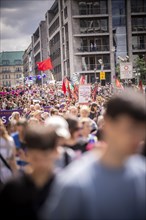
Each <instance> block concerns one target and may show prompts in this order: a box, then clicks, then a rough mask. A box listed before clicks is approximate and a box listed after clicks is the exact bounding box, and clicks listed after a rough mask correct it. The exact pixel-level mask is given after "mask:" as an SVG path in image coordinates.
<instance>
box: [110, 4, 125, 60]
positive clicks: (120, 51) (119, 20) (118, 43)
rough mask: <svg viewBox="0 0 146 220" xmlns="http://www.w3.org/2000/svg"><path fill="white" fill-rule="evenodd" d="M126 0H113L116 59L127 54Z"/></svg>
mask: <svg viewBox="0 0 146 220" xmlns="http://www.w3.org/2000/svg"><path fill="white" fill-rule="evenodd" d="M126 19H127V18H126V0H112V26H113V42H114V45H113V46H114V47H115V60H116V62H117V58H118V56H121V57H125V56H126V55H127V27H126V26H127V24H126Z"/></svg>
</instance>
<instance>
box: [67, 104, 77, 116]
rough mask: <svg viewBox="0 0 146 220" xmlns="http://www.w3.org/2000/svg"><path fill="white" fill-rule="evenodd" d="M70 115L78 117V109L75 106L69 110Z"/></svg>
mask: <svg viewBox="0 0 146 220" xmlns="http://www.w3.org/2000/svg"><path fill="white" fill-rule="evenodd" d="M69 114H70V115H73V116H75V117H78V109H77V108H76V107H75V106H71V107H70V108H69Z"/></svg>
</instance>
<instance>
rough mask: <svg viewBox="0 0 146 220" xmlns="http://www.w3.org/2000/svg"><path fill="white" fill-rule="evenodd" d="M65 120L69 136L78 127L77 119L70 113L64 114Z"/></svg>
mask: <svg viewBox="0 0 146 220" xmlns="http://www.w3.org/2000/svg"><path fill="white" fill-rule="evenodd" d="M65 120H66V121H67V123H68V128H69V131H70V134H71V136H72V135H73V133H74V132H75V131H76V130H77V129H78V128H77V127H78V119H77V118H76V117H74V116H72V115H69V116H66V117H65Z"/></svg>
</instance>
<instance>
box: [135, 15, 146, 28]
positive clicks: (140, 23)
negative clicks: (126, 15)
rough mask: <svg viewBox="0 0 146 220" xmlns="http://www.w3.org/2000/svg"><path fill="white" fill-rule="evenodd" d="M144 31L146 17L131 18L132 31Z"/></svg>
mask: <svg viewBox="0 0 146 220" xmlns="http://www.w3.org/2000/svg"><path fill="white" fill-rule="evenodd" d="M145 30H146V17H135V18H132V31H145Z"/></svg>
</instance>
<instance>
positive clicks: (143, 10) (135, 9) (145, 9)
mask: <svg viewBox="0 0 146 220" xmlns="http://www.w3.org/2000/svg"><path fill="white" fill-rule="evenodd" d="M145 13H146V7H145V6H144V7H142V6H139V7H131V14H132V15H137V14H138V15H139V14H145Z"/></svg>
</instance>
